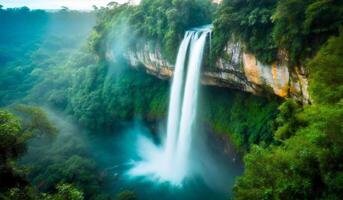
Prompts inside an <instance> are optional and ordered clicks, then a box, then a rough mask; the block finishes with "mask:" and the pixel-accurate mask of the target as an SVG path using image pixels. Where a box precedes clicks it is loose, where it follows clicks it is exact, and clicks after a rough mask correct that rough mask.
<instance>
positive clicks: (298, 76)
mask: <svg viewBox="0 0 343 200" xmlns="http://www.w3.org/2000/svg"><path fill="white" fill-rule="evenodd" d="M137 49H138V50H136V51H131V52H128V53H127V58H128V61H129V62H130V64H131V65H132V66H137V67H138V66H143V67H144V68H145V69H146V71H147V72H148V73H150V74H153V75H155V76H158V77H159V78H163V79H165V78H169V77H171V76H172V74H173V69H174V67H173V64H171V63H169V62H168V61H167V60H165V59H164V58H163V56H162V55H161V53H160V50H159V49H158V48H154V49H153V48H151V47H149V45H145V46H144V47H142V48H137ZM242 49H243V48H242V47H241V45H240V43H229V44H228V45H227V47H226V49H225V51H226V54H225V55H224V56H223V57H222V58H220V59H219V60H218V61H217V62H216V65H215V66H205V67H204V68H203V70H202V79H201V82H202V83H203V84H206V85H214V86H220V87H229V88H234V89H239V90H243V91H246V92H251V93H254V94H262V95H263V94H265V93H266V92H270V93H274V94H275V95H277V96H280V97H283V98H285V97H292V98H295V99H298V100H301V101H303V102H308V101H309V95H308V92H307V85H308V83H307V79H306V76H305V73H304V69H303V68H301V67H296V68H294V69H293V70H290V69H289V67H288V66H287V65H286V64H285V63H286V62H281V61H279V62H275V63H273V64H272V65H264V64H262V63H261V62H259V61H258V60H257V59H256V57H255V56H254V55H252V54H249V53H246V52H244V51H243V50H242ZM280 60H281V59H280Z"/></svg>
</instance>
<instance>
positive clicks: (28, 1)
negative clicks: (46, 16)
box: [0, 0, 140, 10]
mask: <svg viewBox="0 0 343 200" xmlns="http://www.w3.org/2000/svg"><path fill="white" fill-rule="evenodd" d="M111 1H115V2H118V3H125V2H127V1H128V0H1V1H0V4H1V5H3V6H4V7H5V8H12V7H22V6H27V7H29V8H30V9H60V8H61V7H62V6H66V7H68V8H70V9H73V10H91V9H92V6H93V5H96V6H98V7H100V6H106V5H107V4H108V3H109V2H111ZM139 1H140V0H132V2H134V3H138V2H139Z"/></svg>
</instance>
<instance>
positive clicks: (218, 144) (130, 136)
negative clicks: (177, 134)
mask: <svg viewBox="0 0 343 200" xmlns="http://www.w3.org/2000/svg"><path fill="white" fill-rule="evenodd" d="M198 127H199V129H198V130H197V132H196V134H197V136H198V137H196V138H197V139H196V140H195V141H194V142H193V144H194V145H193V146H192V149H196V151H192V152H191V156H190V162H189V164H190V165H192V169H193V170H195V171H194V173H191V174H190V175H189V176H187V178H186V179H185V180H184V181H183V184H182V186H176V185H173V184H171V183H170V182H168V181H163V180H160V179H159V178H158V177H156V176H154V175H153V174H146V175H145V176H132V175H130V173H129V172H130V170H132V168H133V166H135V165H136V164H137V163H140V162H141V161H142V159H145V158H144V157H142V155H141V154H142V152H141V151H148V150H151V149H149V148H148V149H141V147H142V142H143V143H145V145H147V146H149V145H154V146H155V147H156V148H159V147H160V148H162V145H161V144H162V141H163V138H161V137H162V135H156V134H153V133H152V132H151V131H150V129H149V128H147V126H146V125H145V124H144V123H142V122H134V123H129V124H127V125H125V128H122V129H121V130H118V132H117V133H116V134H113V135H107V136H101V137H96V138H93V139H92V140H91V141H92V143H93V144H92V145H90V146H92V148H95V149H94V151H93V152H94V158H95V159H96V160H97V162H98V164H99V165H101V166H103V168H104V169H105V170H104V174H106V175H107V176H114V177H115V179H114V181H113V182H112V183H111V185H110V187H109V188H107V189H106V190H108V192H109V193H112V194H113V195H115V194H116V193H118V192H121V191H124V190H130V191H133V192H135V194H136V195H137V197H138V199H140V200H175V199H181V200H188V199H197V200H202V199H204V200H208V199H214V200H216V199H218V200H221V199H223V200H224V199H228V198H229V197H230V196H232V187H233V185H234V181H235V179H236V177H237V176H239V175H241V174H242V172H243V164H242V162H241V159H240V157H239V155H238V153H237V152H236V151H235V150H234V148H233V146H232V145H231V144H230V143H229V142H227V141H224V140H222V139H220V138H219V137H217V136H216V135H215V133H212V132H211V131H210V130H209V129H207V128H204V126H202V125H201V124H200V125H199V126H198ZM200 127H201V128H200ZM160 129H161V130H163V128H160ZM152 141H153V144H152V143H150V142H152ZM96 144H99V145H96ZM143 146H144V145H143ZM155 147H154V148H155ZM156 163H157V164H158V161H157V162H156Z"/></svg>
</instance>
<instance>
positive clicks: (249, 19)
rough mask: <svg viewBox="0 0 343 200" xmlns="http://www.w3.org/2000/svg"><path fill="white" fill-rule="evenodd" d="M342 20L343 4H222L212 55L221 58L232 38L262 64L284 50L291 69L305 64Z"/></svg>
mask: <svg viewBox="0 0 343 200" xmlns="http://www.w3.org/2000/svg"><path fill="white" fill-rule="evenodd" d="M342 20H343V3H342V1H338V0H332V1H322V0H306V1H295V0H284V1H281V0H262V1H249V0H243V1H239V0H224V1H223V3H222V4H221V5H220V8H219V11H218V12H217V14H216V17H215V20H214V33H215V34H214V39H213V43H214V48H213V49H214V54H215V55H216V56H220V55H222V53H223V50H224V47H225V45H226V43H227V42H228V41H229V40H230V39H232V38H234V39H235V40H237V39H238V40H241V41H242V42H243V44H245V47H246V50H247V51H248V52H251V53H253V54H255V55H256V56H257V58H258V59H259V60H260V61H262V62H264V63H270V62H273V61H275V60H276V59H277V54H278V50H286V52H287V55H288V57H289V58H288V61H289V62H290V64H291V65H296V64H300V63H301V64H304V63H305V60H304V59H306V58H307V57H308V56H313V55H314V54H315V53H316V51H318V49H319V48H320V47H321V45H322V44H323V43H325V42H326V40H327V39H328V37H330V36H331V35H338V31H339V27H340V26H341V25H342Z"/></svg>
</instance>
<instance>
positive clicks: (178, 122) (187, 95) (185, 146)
mask: <svg viewBox="0 0 343 200" xmlns="http://www.w3.org/2000/svg"><path fill="white" fill-rule="evenodd" d="M210 33H211V27H210V26H206V27H203V28H199V29H195V30H192V31H187V32H186V34H185V37H184V39H183V41H182V43H181V45H180V47H179V51H178V55H177V60H176V64H175V70H174V76H173V82H172V87H171V93H170V101H169V110H168V111H169V113H168V121H167V136H166V140H165V143H164V146H163V147H162V148H158V147H156V146H155V145H154V144H152V143H151V142H149V140H147V139H142V140H141V141H140V142H141V144H140V148H141V149H140V152H141V157H142V161H141V162H139V163H137V164H136V165H135V166H134V168H133V169H131V170H130V171H129V174H130V175H133V176H151V177H155V178H157V179H159V180H161V181H167V182H170V183H172V184H175V185H181V184H182V181H183V180H184V178H185V177H186V176H187V174H188V172H189V169H188V166H189V165H188V163H187V162H188V160H189V156H190V147H191V144H192V132H193V130H192V129H193V127H194V123H195V118H196V107H197V99H198V85H199V78H200V69H201V64H202V59H203V54H204V48H205V43H206V38H207V37H208V36H209V35H210ZM187 52H189V55H188V66H187V75H186V80H185V81H184V71H185V65H186V62H185V61H186V58H187ZM184 82H185V84H184ZM183 85H184V87H183ZM181 100H182V102H181Z"/></svg>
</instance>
